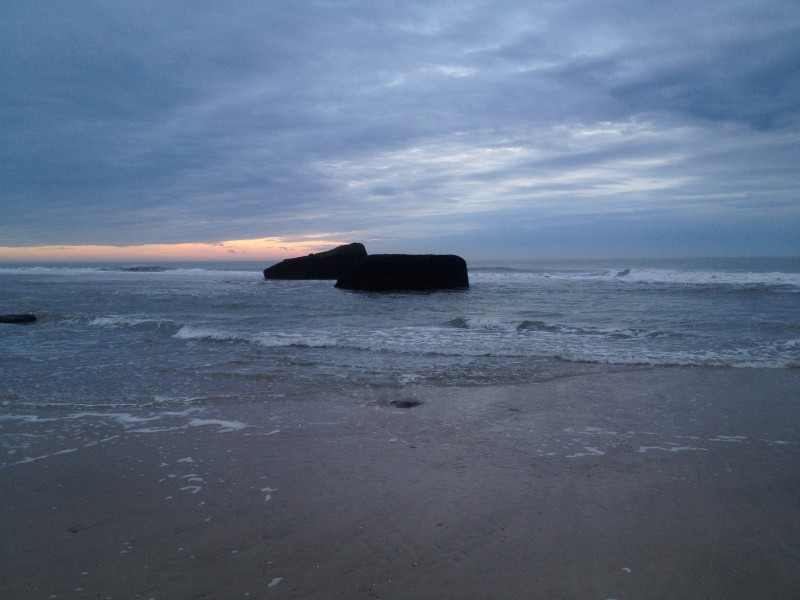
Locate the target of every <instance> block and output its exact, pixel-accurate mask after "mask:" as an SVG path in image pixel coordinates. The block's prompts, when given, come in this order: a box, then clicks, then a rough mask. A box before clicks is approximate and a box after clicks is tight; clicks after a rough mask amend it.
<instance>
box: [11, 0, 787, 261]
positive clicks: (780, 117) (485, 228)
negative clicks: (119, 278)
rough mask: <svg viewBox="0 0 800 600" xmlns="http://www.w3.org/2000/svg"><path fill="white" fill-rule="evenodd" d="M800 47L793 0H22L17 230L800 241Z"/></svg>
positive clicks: (645, 242) (378, 239) (627, 246)
mask: <svg viewBox="0 0 800 600" xmlns="http://www.w3.org/2000/svg"><path fill="white" fill-rule="evenodd" d="M798 39H800V8H798V5H797V3H796V2H795V1H794V0H785V1H778V0H766V1H762V2H758V3H755V2H751V1H746V2H745V1H737V0H728V1H726V2H721V1H720V2H717V1H713V2H702V3H698V2H689V1H675V2H655V1H653V2H649V1H643V2H637V3H630V2H610V1H599V2H597V1H593V0H583V1H577V0H576V1H565V0H559V1H558V2H555V1H553V2H550V1H542V2H535V3H534V2H469V3H466V2H406V3H389V2H322V1H319V2H303V1H300V2H236V1H234V2H225V3H221V2H192V3H188V2H144V1H143V2H135V3H128V2H109V1H103V2H82V3H79V4H75V3H73V2H66V1H63V2H61V1H50V2H41V3H38V2H37V3H32V2H22V1H19V0H9V1H8V2H5V3H4V4H3V6H2V8H0V78H2V81H3V82H4V83H3V86H0V119H2V131H3V135H2V136H1V137H0V190H2V209H0V210H1V212H0V214H1V215H2V218H0V245H6V246H28V245H42V244H90V243H91V244H96V243H99V244H109V243H111V244H138V243H177V242H215V241H218V240H227V239H244V238H259V237H266V236H277V237H286V238H292V237H302V236H304V235H312V234H318V233H323V232H324V233H337V234H341V236H344V237H350V238H354V239H370V240H374V242H373V245H374V247H375V248H376V249H380V248H386V249H392V248H395V247H402V246H404V247H406V248H408V247H409V245H412V246H414V247H419V248H424V249H431V250H439V249H442V248H441V247H440V246H441V245H444V246H447V247H449V248H452V244H454V243H458V244H460V245H463V247H464V250H462V251H463V252H465V253H468V252H469V248H476V249H478V248H480V249H481V251H482V252H487V253H495V254H500V255H502V254H503V253H512V252H513V253H514V254H515V255H520V254H531V255H536V254H537V253H542V252H544V251H545V250H546V251H548V253H553V252H555V250H554V249H555V248H558V252H560V253H566V254H573V255H574V254H581V253H582V252H581V251H582V250H583V251H584V252H589V253H593V254H596V253H603V252H606V253H615V252H616V253H638V254H647V253H654V252H656V253H659V254H670V253H673V254H675V253H680V254H686V253H691V252H692V251H697V252H701V253H712V254H716V253H724V254H729V253H782V254H785V253H795V254H798V253H800V243H799V242H798V241H797V236H796V234H794V233H793V232H794V231H797V230H800V209H798V206H799V205H800V202H798V200H800V194H799V193H798V191H800V178H799V177H798V174H797V165H798V164H800V45H798V44H797V40H798ZM614 231H616V232H626V231H627V232H629V233H628V234H627V235H620V234H619V233H618V234H617V235H616V236H615V237H614V236H612V237H611V238H609V233H608V232H614ZM636 232H649V233H648V234H647V235H644V234H642V233H636ZM624 239H627V240H628V242H626V243H623V241H624ZM621 240H622V241H621ZM736 240H740V243H737V241H736ZM656 242H657V243H656Z"/></svg>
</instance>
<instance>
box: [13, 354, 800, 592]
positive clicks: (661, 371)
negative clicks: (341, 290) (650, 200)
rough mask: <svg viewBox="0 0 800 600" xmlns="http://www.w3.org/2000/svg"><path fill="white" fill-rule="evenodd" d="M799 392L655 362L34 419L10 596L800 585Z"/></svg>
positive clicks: (752, 373) (778, 375)
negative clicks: (73, 428)
mask: <svg viewBox="0 0 800 600" xmlns="http://www.w3.org/2000/svg"><path fill="white" fill-rule="evenodd" d="M799 396H800V371H798V370H796V369H779V370H775V369H724V368H712V367H654V368H647V367H636V368H631V369H608V370H598V369H589V370H587V372H586V373H585V374H579V375H574V376H571V377H563V378H554V379H552V380H548V381H541V382H537V383H532V384H524V385H503V386H476V387H463V388H456V387H447V388H437V387H413V386H411V387H407V388H403V389H400V390H393V389H371V388H359V389H354V390H353V392H352V395H349V396H344V397H342V398H330V397H326V396H325V395H324V394H322V393H320V394H318V395H315V396H313V397H308V398H305V399H299V400H298V399H293V400H284V401H269V402H264V403H261V404H258V403H252V402H251V403H247V404H241V405H220V406H216V407H213V409H211V408H209V409H208V410H206V411H205V412H203V413H199V412H198V413H189V412H187V413H186V414H185V415H183V416H178V415H177V414H175V415H173V416H172V417H171V419H172V420H171V421H169V422H164V421H157V422H152V423H151V422H141V423H133V422H132V423H129V424H127V426H126V427H123V426H122V425H121V423H120V422H114V423H108V422H103V423H101V424H99V425H98V427H97V431H96V432H94V433H92V434H91V435H90V434H89V433H87V432H86V431H84V432H82V433H81V435H82V436H83V437H82V439H83V440H84V445H77V444H79V443H80V440H77V438H75V440H68V441H70V442H71V443H72V445H70V444H68V443H67V442H65V441H64V439H65V434H64V432H63V431H62V430H58V429H57V428H56V426H55V425H53V424H47V423H39V424H36V423H31V424H29V425H31V426H32V427H35V428H37V431H39V430H41V431H45V430H46V429H47V428H49V429H50V430H51V431H52V432H55V434H56V435H55V436H54V439H52V441H51V444H52V450H53V453H52V454H50V455H47V456H46V458H41V459H40V460H36V461H32V462H23V463H21V464H14V465H10V466H7V467H6V468H3V469H0V492H1V493H2V499H3V502H2V503H1V504H0V506H1V507H2V508H0V524H1V525H2V530H3V535H2V540H3V541H2V542H0V565H2V566H0V592H1V593H2V594H0V595H3V596H8V597H14V598H19V599H26V598H114V599H116V598H156V599H161V598H170V599H183V598H185V599H189V598H202V597H209V598H247V597H250V598H320V599H321V598H442V597H457V598H465V599H470V598H475V599H478V598H481V599H485V598H525V597H553V598H600V599H603V600H605V599H607V598H615V599H618V600H622V599H626V598H644V597H647V598H712V597H716V598H752V597H769V598H794V597H795V596H796V590H797V589H800V574H799V573H798V572H797V570H796V565H797V564H798V563H800V541H798V540H800V503H799V502H798V500H797V499H798V497H800V476H798V474H797V465H798V464H800V461H799V459H800V431H798V427H799V426H800V402H799V401H798V400H800V397H799ZM397 401H400V406H403V404H402V403H403V402H406V403H410V404H414V403H417V402H419V403H420V404H418V405H413V406H411V407H410V408H399V407H397ZM393 402H395V404H394V405H393V404H392V403H393ZM193 421H194V424H190V423H192V422H193ZM24 427H25V425H24V424H19V427H18V428H17V431H18V433H20V432H21V433H25V431H24ZM137 430H138V431H137ZM87 431H88V428H87ZM58 444H61V446H59V445H58ZM65 444H66V446H67V447H65ZM71 447H75V448H76V449H75V450H74V451H65V450H68V449H69V448H71ZM59 452H60V453H59ZM45 454H46V453H45ZM6 458H7V457H6ZM5 462H6V463H8V462H10V461H8V460H6V461H5Z"/></svg>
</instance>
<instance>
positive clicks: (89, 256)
mask: <svg viewBox="0 0 800 600" xmlns="http://www.w3.org/2000/svg"><path fill="white" fill-rule="evenodd" d="M344 243H347V242H346V241H341V240H335V239H322V236H320V238H311V239H308V238H307V239H303V240H289V239H285V238H278V237H268V238H256V239H250V240H227V241H222V242H217V243H213V244H212V243H185V244H143V245H137V246H103V245H84V246H20V247H11V246H0V261H4V262H27V261H142V260H147V261H157V260H170V261H181V260H186V261H194V260H203V261H209V260H281V259H284V258H289V257H292V256H302V255H305V254H309V253H312V252H320V251H322V250H328V249H330V248H333V247H334V246H338V245H340V244H344Z"/></svg>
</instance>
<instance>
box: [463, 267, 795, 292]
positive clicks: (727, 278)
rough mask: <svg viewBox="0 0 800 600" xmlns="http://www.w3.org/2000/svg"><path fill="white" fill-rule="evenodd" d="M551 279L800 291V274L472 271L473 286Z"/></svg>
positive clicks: (629, 269)
mask: <svg viewBox="0 0 800 600" xmlns="http://www.w3.org/2000/svg"><path fill="white" fill-rule="evenodd" d="M548 280H549V281H565V282H568V281H583V282H593V281H594V282H614V283H639V284H671V285H684V286H737V287H761V288H780V287H785V288H798V289H800V273H788V272H782V271H772V272H747V271H741V272H726V271H683V270H676V269H637V268H627V267H621V268H619V269H604V270H597V271H526V270H522V269H480V270H476V271H472V270H471V271H470V281H471V283H473V284H476V283H484V282H485V283H505V284H513V283H520V284H529V283H537V282H538V283H542V282H547V281H548Z"/></svg>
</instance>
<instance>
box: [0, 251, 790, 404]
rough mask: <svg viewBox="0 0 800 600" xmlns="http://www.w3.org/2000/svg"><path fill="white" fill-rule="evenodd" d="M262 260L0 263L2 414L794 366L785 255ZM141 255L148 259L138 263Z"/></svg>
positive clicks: (788, 281) (788, 268) (0, 394)
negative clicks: (410, 288)
mask: <svg viewBox="0 0 800 600" xmlns="http://www.w3.org/2000/svg"><path fill="white" fill-rule="evenodd" d="M265 266H268V265H267V264H263V263H183V264H168V263H163V264H154V265H150V264H148V265H129V264H69V265H67V264H59V265H52V264H51V265H30V264H15V265H10V264H5V265H0V289H2V290H3V292H2V296H1V297H0V313H22V312H26V313H27V312H32V313H35V314H36V315H37V316H38V322H37V323H35V324H32V325H25V326H20V325H2V326H0V344H2V348H3V352H2V356H0V371H1V372H2V385H1V386H0V406H2V410H3V412H4V413H6V415H8V414H13V413H16V412H18V411H23V412H24V411H29V410H32V409H37V408H38V409H41V408H45V407H62V408H76V409H108V408H115V409H116V408H119V407H126V408H141V407H149V408H153V407H162V408H170V409H171V408H174V407H175V406H180V405H191V404H196V403H205V404H208V403H213V404H218V403H219V404H224V403H226V402H231V401H241V400H244V401H256V402H261V401H269V399H270V398H277V397H281V398H285V397H298V398H302V397H303V395H304V394H307V393H308V392H309V391H311V390H313V391H317V390H326V391H330V392H337V393H347V392H348V391H351V390H363V389H374V388H402V387H403V386H408V385H412V384H415V385H435V386H453V385H483V384H504V383H530V382H536V381H538V380H541V379H543V378H550V377H554V376H559V375H563V374H568V373H569V372H571V371H575V370H576V369H586V368H591V366H592V365H595V366H624V365H663V366H671V365H698V366H724V367H731V368H748V367H770V368H797V367H798V366H800V259H796V258H771V259H767V258H760V259H739V258H737V259H732V258H731V259H691V260H690V259H676V260H666V259H661V260H583V261H578V260H569V261H566V260H564V261H549V262H546V261H481V262H477V261H475V262H471V263H470V264H469V277H470V284H471V286H470V289H468V290H458V291H443V292H433V293H424V294H419V293H381V294H373V293H362V292H350V291H344V290H339V289H336V288H334V286H333V283H334V282H332V281H266V280H264V279H263V277H262V274H261V271H262V269H263V268H264V267H265ZM143 267H146V268H143Z"/></svg>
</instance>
